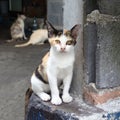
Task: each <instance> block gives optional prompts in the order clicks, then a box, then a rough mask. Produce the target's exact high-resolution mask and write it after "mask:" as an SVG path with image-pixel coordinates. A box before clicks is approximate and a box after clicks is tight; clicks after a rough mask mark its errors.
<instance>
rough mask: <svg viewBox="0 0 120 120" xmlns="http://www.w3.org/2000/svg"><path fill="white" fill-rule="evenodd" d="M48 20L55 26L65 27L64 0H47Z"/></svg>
mask: <svg viewBox="0 0 120 120" xmlns="http://www.w3.org/2000/svg"><path fill="white" fill-rule="evenodd" d="M47 19H48V21H49V22H50V23H52V24H53V25H54V26H56V27H58V28H62V27H63V0H47Z"/></svg>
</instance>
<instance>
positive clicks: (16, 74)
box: [0, 34, 49, 120]
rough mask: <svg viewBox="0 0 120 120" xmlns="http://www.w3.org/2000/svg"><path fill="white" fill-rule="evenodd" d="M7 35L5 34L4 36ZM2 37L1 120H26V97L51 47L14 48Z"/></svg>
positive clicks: (0, 69)
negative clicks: (31, 82) (42, 60)
mask: <svg viewBox="0 0 120 120" xmlns="http://www.w3.org/2000/svg"><path fill="white" fill-rule="evenodd" d="M4 35H5V34H4ZM4 35H3V34H2V35H1V36H0V37H1V38H0V120H24V95H25V92H26V90H27V88H28V86H29V83H30V82H29V80H30V77H31V75H32V72H33V71H34V70H35V68H36V67H37V65H38V64H39V62H40V59H41V57H42V56H43V55H44V54H45V53H46V52H47V51H48V48H49V45H48V44H45V45H42V46H29V47H25V48H14V44H15V43H4V40H3V38H6V39H7V38H8V37H7V36H4Z"/></svg>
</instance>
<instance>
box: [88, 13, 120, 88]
mask: <svg viewBox="0 0 120 120" xmlns="http://www.w3.org/2000/svg"><path fill="white" fill-rule="evenodd" d="M87 22H88V23H89V24H93V23H94V24H96V25H97V36H96V37H97V45H96V46H97V47H96V50H95V51H94V52H95V59H96V60H95V69H96V70H95V71H96V73H95V77H96V79H95V83H96V86H97V88H110V87H117V86H119V85H120V74H119V73H120V55H119V51H120V47H119V46H120V39H119V38H120V17H119V16H116V17H115V16H111V15H105V14H100V13H99V12H98V11H93V12H92V13H91V14H89V15H88V16H87ZM93 29H94V28H93ZM91 37H92V36H91ZM91 57H92V56H91Z"/></svg>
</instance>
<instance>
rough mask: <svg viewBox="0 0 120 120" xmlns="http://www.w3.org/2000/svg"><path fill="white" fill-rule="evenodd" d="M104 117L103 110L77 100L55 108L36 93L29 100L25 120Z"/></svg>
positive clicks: (95, 119) (72, 119) (92, 119)
mask: <svg viewBox="0 0 120 120" xmlns="http://www.w3.org/2000/svg"><path fill="white" fill-rule="evenodd" d="M102 117H103V110H102V109H100V108H97V107H95V106H90V105H87V104H85V103H84V102H83V101H82V100H81V99H76V98H75V100H74V101H73V102H71V103H69V104H64V103H63V104H62V105H60V106H54V105H52V104H51V103H50V102H43V101H41V100H40V98H39V97H37V96H36V95H35V94H34V93H33V94H32V96H31V97H30V99H29V103H28V106H27V112H26V115H25V120H83V118H84V120H88V118H90V119H89V120H97V118H101V120H102Z"/></svg>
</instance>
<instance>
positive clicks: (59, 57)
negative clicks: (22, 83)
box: [26, 22, 80, 105]
mask: <svg viewBox="0 0 120 120" xmlns="http://www.w3.org/2000/svg"><path fill="white" fill-rule="evenodd" d="M46 24H47V30H48V40H49V43H50V45H51V48H50V51H49V52H48V53H47V54H46V55H45V56H44V57H43V59H42V62H41V64H40V65H39V66H38V68H37V69H36V70H35V71H34V73H33V75H32V77H31V90H32V91H33V92H34V93H35V94H36V95H37V96H38V97H40V98H41V99H42V100H43V101H49V100H51V103H52V104H54V105H60V104H61V103H62V101H63V102H64V103H69V102H71V101H72V100H73V98H72V96H71V95H70V93H69V89H70V85H71V81H72V75H73V66H74V61H75V52H74V48H75V44H76V39H77V36H78V33H79V29H80V25H79V24H78V25H75V26H74V27H73V28H72V29H71V30H57V29H55V28H54V27H53V26H52V25H51V24H50V23H49V22H46ZM61 84H63V93H62V98H61V97H60V91H59V87H60V86H61ZM28 91H30V89H29V90H28ZM48 92H51V96H50V95H49V94H48ZM28 93H29V92H28ZM30 93H31V92H30ZM26 96H27V95H26ZM28 96H29V95H28Z"/></svg>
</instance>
